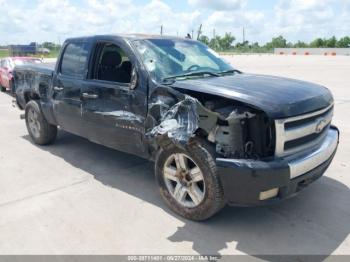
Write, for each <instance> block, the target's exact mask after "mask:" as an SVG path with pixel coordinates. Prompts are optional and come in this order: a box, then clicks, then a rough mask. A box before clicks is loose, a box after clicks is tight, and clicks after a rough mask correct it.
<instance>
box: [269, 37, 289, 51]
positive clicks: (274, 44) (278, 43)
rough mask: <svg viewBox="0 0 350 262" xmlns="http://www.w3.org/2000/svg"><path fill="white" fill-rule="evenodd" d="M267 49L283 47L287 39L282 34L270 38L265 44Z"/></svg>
mask: <svg viewBox="0 0 350 262" xmlns="http://www.w3.org/2000/svg"><path fill="white" fill-rule="evenodd" d="M266 47H267V48H268V49H273V48H285V47H287V40H286V39H285V38H284V37H283V36H278V37H274V38H272V41H271V42H269V43H267V44H266Z"/></svg>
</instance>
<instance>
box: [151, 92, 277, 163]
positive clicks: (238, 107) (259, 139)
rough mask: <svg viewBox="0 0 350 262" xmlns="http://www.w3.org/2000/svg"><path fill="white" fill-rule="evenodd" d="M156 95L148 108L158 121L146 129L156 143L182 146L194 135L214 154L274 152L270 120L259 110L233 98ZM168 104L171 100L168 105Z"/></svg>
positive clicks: (254, 156) (251, 155) (238, 156)
mask: <svg viewBox="0 0 350 262" xmlns="http://www.w3.org/2000/svg"><path fill="white" fill-rule="evenodd" d="M174 101H175V98H173V97H172V98H169V97H168V96H157V98H156V99H154V102H153V103H151V104H150V109H149V110H150V112H151V113H152V112H154V111H155V110H154V108H157V110H156V111H157V114H158V118H159V119H160V120H159V121H157V122H158V123H157V124H156V125H155V126H154V127H153V128H152V129H151V130H150V131H149V132H148V133H147V135H148V136H150V137H153V138H154V137H155V138H156V139H157V141H158V145H159V146H162V143H164V141H165V140H168V141H171V142H172V143H174V144H176V145H178V146H180V147H182V146H184V145H186V144H187V143H188V142H189V141H190V139H191V138H194V137H195V136H197V137H200V138H205V139H206V140H207V141H209V142H210V143H211V144H212V145H213V146H214V147H215V151H216V154H217V157H223V158H236V159H261V158H263V157H268V156H272V155H273V152H274V139H273V136H274V132H273V130H274V126H273V125H274V124H273V122H272V121H270V120H269V119H268V117H267V116H266V115H265V114H264V113H263V112H261V111H258V110H255V109H252V108H250V107H248V106H245V105H243V104H238V103H235V101H232V100H229V99H225V98H220V97H215V96H206V97H205V98H202V97H201V95H197V97H196V95H195V94H191V95H189V94H185V95H183V96H182V97H181V99H180V101H178V102H177V103H175V102H174ZM169 102H170V104H171V103H173V104H172V105H171V106H169Z"/></svg>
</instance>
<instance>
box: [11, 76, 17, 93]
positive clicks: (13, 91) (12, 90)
mask: <svg viewBox="0 0 350 262" xmlns="http://www.w3.org/2000/svg"><path fill="white" fill-rule="evenodd" d="M15 91H16V90H15V83H14V82H13V80H11V81H10V93H11V94H12V95H14V94H15Z"/></svg>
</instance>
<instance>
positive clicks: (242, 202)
mask: <svg viewBox="0 0 350 262" xmlns="http://www.w3.org/2000/svg"><path fill="white" fill-rule="evenodd" d="M332 129H336V130H337V128H336V127H332ZM335 153H336V150H335V151H334V152H333V154H332V155H331V157H330V158H328V159H327V160H326V161H325V162H323V163H322V164H321V165H319V166H318V167H316V168H314V169H312V170H311V171H309V172H307V173H305V174H303V175H301V176H298V177H296V178H294V179H290V169H289V165H288V162H287V161H285V160H283V159H277V160H273V161H271V162H263V161H254V160H237V161H230V162H226V161H220V160H218V159H217V161H216V163H217V168H218V172H219V175H220V178H221V182H222V185H223V188H224V194H225V198H226V200H227V202H228V204H229V205H233V206H256V205H264V204H269V203H273V202H276V201H280V200H282V199H286V198H288V197H291V196H293V195H295V194H296V193H297V192H299V191H300V190H301V189H303V188H304V187H306V186H307V185H309V184H310V183H312V182H313V181H315V180H316V179H318V178H320V177H321V176H322V175H323V174H324V172H325V171H326V170H327V168H328V166H329V165H330V163H331V162H332V159H333V157H334V155H335ZM273 188H279V193H278V195H277V197H274V198H271V199H268V200H259V195H260V192H263V191H267V190H270V189H273Z"/></svg>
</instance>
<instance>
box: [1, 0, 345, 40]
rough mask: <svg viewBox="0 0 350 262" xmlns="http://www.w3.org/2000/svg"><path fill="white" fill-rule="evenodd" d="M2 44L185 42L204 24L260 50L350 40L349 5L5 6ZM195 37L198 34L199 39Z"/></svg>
mask: <svg viewBox="0 0 350 262" xmlns="http://www.w3.org/2000/svg"><path fill="white" fill-rule="evenodd" d="M0 7H1V10H2V12H1V16H0V44H26V43H29V42H33V41H36V42H39V43H40V42H44V41H52V42H56V43H62V42H63V41H64V39H65V38H68V37H74V36H83V35H95V34H117V33H151V34H159V33H160V27H161V25H162V26H163V32H164V34H166V35H179V36H185V35H186V34H187V33H191V32H192V30H193V31H194V32H196V31H197V30H198V28H199V26H200V24H203V33H204V34H205V35H207V36H209V37H212V36H213V35H214V31H215V34H217V35H223V34H225V32H230V33H232V34H233V35H234V36H235V37H236V39H237V40H236V42H242V38H243V36H242V31H243V27H244V28H245V33H246V40H248V41H250V42H259V43H261V44H263V43H266V42H267V41H270V40H271V38H272V37H275V36H279V35H282V36H284V37H285V38H287V39H288V40H289V41H292V42H296V41H298V40H301V41H306V42H309V41H311V40H313V39H314V38H317V37H321V38H325V37H331V36H333V35H335V36H336V37H338V38H339V37H343V36H346V35H348V36H350V0H173V1H171V0H100V1H99V0H32V1H28V0H16V1H8V0H0ZM195 34H196V33H195Z"/></svg>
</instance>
